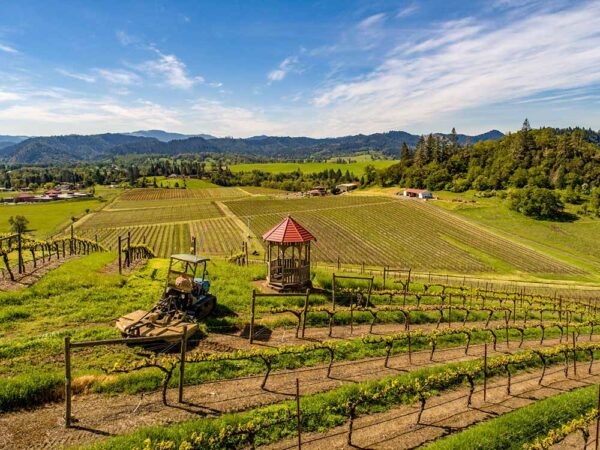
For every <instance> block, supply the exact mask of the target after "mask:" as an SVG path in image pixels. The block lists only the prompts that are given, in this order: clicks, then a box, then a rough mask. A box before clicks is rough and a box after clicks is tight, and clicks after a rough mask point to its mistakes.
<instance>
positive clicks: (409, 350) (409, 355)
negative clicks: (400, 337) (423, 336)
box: [407, 332, 412, 364]
mask: <svg viewBox="0 0 600 450" xmlns="http://www.w3.org/2000/svg"><path fill="white" fill-rule="evenodd" d="M407 337H408V364H412V348H411V342H410V341H411V339H410V332H408V334H407Z"/></svg>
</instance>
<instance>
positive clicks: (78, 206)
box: [0, 199, 104, 239]
mask: <svg viewBox="0 0 600 450" xmlns="http://www.w3.org/2000/svg"><path fill="white" fill-rule="evenodd" d="M103 205H104V203H103V202H101V201H100V200H97V199H93V200H92V199H89V200H88V199H86V200H59V201H55V202H48V203H39V204H4V205H0V232H2V233H5V232H8V231H10V225H9V223H8V219H9V218H10V217H11V216H16V215H21V216H25V217H26V218H27V219H28V220H29V226H28V229H29V232H30V234H32V235H33V236H36V237H39V238H42V239H43V238H47V237H49V236H51V235H54V234H57V233H59V232H60V231H61V230H62V229H64V228H65V227H67V226H68V225H69V224H70V223H71V217H82V216H84V215H85V214H86V210H90V211H93V210H95V209H98V208H100V207H102V206H103Z"/></svg>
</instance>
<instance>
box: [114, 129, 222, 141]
mask: <svg viewBox="0 0 600 450" xmlns="http://www.w3.org/2000/svg"><path fill="white" fill-rule="evenodd" d="M123 134H128V135H131V136H138V137H147V138H154V139H158V140H159V141H162V142H170V141H174V140H181V139H189V138H192V137H201V138H203V139H215V136H212V135H210V134H181V133H170V132H168V131H163V130H139V131H132V132H131V133H123Z"/></svg>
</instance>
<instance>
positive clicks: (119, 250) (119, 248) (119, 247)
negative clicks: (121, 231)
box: [118, 236, 122, 274]
mask: <svg viewBox="0 0 600 450" xmlns="http://www.w3.org/2000/svg"><path fill="white" fill-rule="evenodd" d="M118 252H119V274H120V273H121V265H122V264H121V263H122V261H121V236H119V245H118Z"/></svg>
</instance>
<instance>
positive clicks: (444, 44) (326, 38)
mask: <svg viewBox="0 0 600 450" xmlns="http://www.w3.org/2000/svg"><path fill="white" fill-rule="evenodd" d="M598 23H600V1H592V2H590V1H585V2H576V1H561V0H545V1H538V0H521V1H517V0H490V1H485V2H483V1H468V2H465V1H448V0H444V1H437V0H436V1H425V0H414V1H413V0H407V1H383V0H373V1H353V0H346V1H333V0H327V1H326V0H323V1H300V0H295V1H288V2H284V1H214V2H208V1H202V2H201V1H189V2H187V1H157V0H155V1H145V2H142V1H103V2H93V1H79V2H75V1H65V0H63V1H47V0H45V1H24V0H19V1H17V0H14V1H12V0H0V134H25V135H50V134H67V133H83V134H90V133H100V132H119V131H132V130H134V129H149V128H160V129H165V130H169V131H178V132H184V133H211V134H215V135H218V136H228V135H233V136H252V135H258V134H273V135H308V136H340V135H347V134H355V133H373V132H379V131H387V130H392V129H394V130H406V131H410V132H415V133H427V132H431V131H448V130H450V129H451V128H452V127H453V126H455V127H456V128H457V130H458V131H459V132H464V133H478V132H483V131H486V130H488V129H491V128H497V129H500V130H502V131H508V130H514V129H517V128H518V127H519V126H520V124H521V123H522V121H523V118H524V117H526V116H527V117H529V119H530V121H531V123H532V125H533V126H542V125H550V126H570V125H580V126H585V127H591V128H594V129H599V128H600V27H598Z"/></svg>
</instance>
